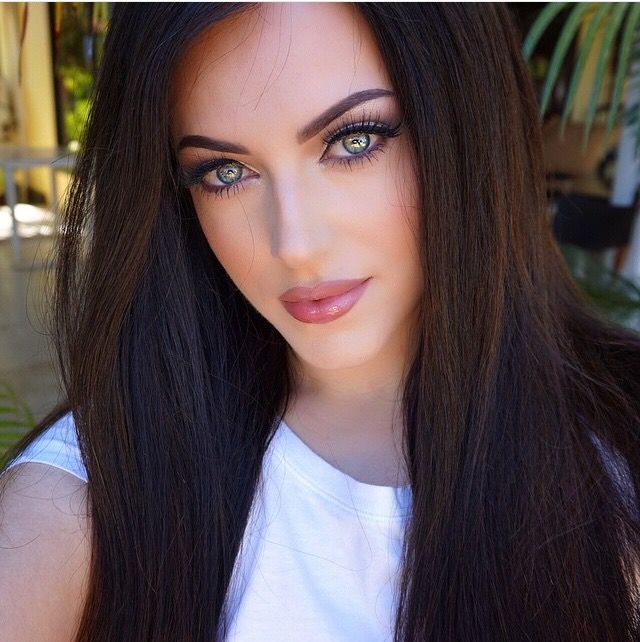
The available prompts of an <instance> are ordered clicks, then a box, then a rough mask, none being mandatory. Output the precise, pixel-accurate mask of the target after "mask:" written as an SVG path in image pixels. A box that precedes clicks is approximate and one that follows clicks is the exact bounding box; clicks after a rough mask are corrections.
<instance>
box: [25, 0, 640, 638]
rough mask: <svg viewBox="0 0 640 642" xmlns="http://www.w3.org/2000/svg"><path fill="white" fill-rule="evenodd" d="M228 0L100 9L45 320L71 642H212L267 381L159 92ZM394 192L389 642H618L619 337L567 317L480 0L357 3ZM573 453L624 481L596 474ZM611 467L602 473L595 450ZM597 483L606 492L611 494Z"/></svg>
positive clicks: (502, 17)
mask: <svg viewBox="0 0 640 642" xmlns="http://www.w3.org/2000/svg"><path fill="white" fill-rule="evenodd" d="M252 8H253V5H252V4H244V3H208V4H188V3H166V4H144V5H137V4H133V3H122V4H117V5H116V6H115V9H114V11H113V16H112V21H111V25H110V28H109V33H108V36H107V40H106V44H105V54H104V58H103V61H102V68H101V71H100V75H99V79H98V83H97V90H96V94H95V100H94V103H93V107H92V110H91V115H90V120H89V125H88V130H87V133H86V137H85V139H84V141H83V145H82V152H81V154H80V158H79V162H78V165H77V169H76V172H75V175H74V179H73V183H72V186H71V189H70V192H69V198H68V202H67V205H66V208H65V211H64V217H63V223H62V227H61V231H60V234H59V238H58V241H57V248H56V257H57V276H56V279H57V280H56V288H55V307H54V316H53V322H54V329H53V334H54V338H55V340H56V344H57V350H58V355H59V362H60V370H61V374H62V377H63V381H64V386H65V391H66V393H67V403H65V404H64V406H61V407H60V408H57V409H55V410H54V411H53V412H52V413H51V414H50V415H49V417H47V418H46V419H45V420H44V421H43V422H42V423H41V425H40V426H39V427H38V429H37V430H35V431H34V432H33V433H31V434H30V435H29V437H28V438H27V439H24V440H22V442H21V443H20V444H18V446H17V447H16V449H15V450H14V452H13V454H17V453H18V452H20V451H21V450H22V449H23V448H24V447H25V446H26V445H27V443H29V442H30V441H31V440H32V439H34V438H35V437H36V436H37V435H38V434H39V433H40V432H42V431H43V430H44V429H45V428H46V426H47V425H48V424H50V423H51V421H52V420H53V419H55V418H56V417H58V416H60V415H61V414H62V413H63V412H66V411H67V410H69V409H70V410H72V412H73V416H74V419H75V422H76V426H77V431H78V437H79V442H80V446H81V450H82V455H83V457H84V460H85V465H86V468H87V471H88V478H89V486H88V488H89V492H90V499H91V509H90V510H91V525H92V562H91V573H90V586H89V592H88V598H87V602H86V604H85V606H84V614H83V619H82V622H81V627H80V630H79V633H78V636H77V639H76V640H77V642H85V641H86V642H88V641H89V640H91V642H107V641H108V642H112V641H113V640H119V641H123V642H126V641H131V642H133V641H136V642H138V641H140V642H141V641H142V640H144V641H150V640H154V641H156V640H157V641H158V642H160V641H162V642H166V641H167V640H179V641H180V642H187V641H195V640H202V641H204V640H212V639H214V636H215V635H221V636H223V635H224V629H225V599H226V596H227V593H228V588H229V582H230V578H231V573H232V569H233V566H234V563H235V561H236V558H237V556H238V551H239V547H240V544H241V541H242V537H243V532H244V529H245V526H246V523H247V518H248V513H249V509H250V507H251V502H252V500H253V497H254V495H255V493H256V488H257V480H258V478H259V473H260V468H261V463H262V458H263V455H264V453H265V449H266V447H267V445H268V443H269V440H270V438H271V436H272V435H273V432H274V430H275V427H276V425H277V421H276V420H277V418H278V416H279V415H281V414H282V411H283V409H285V408H286V407H287V403H288V399H289V396H290V393H291V392H292V381H291V379H290V375H289V371H288V368H287V359H286V356H287V355H286V348H287V346H286V344H285V341H284V339H283V338H282V336H281V335H280V334H279V333H278V332H277V331H276V330H275V329H274V328H273V327H272V326H270V324H269V323H268V322H267V321H266V320H265V319H264V318H262V317H261V316H260V315H259V314H257V312H256V311H255V310H254V309H253V308H252V306H251V305H250V304H249V303H248V302H247V301H246V300H245V299H244V297H243V296H242V294H241V293H240V292H239V291H238V290H237V288H236V287H235V286H234V285H233V283H232V282H231V280H230V279H229V277H228V275H227V274H226V273H225V271H224V269H223V268H222V266H221V265H220V263H219V262H218V261H217V259H216V257H215V255H214V254H213V252H212V251H211V248H210V247H209V245H208V243H207V242H206V239H205V237H204V235H203V233H202V230H201V229H200V227H199V224H198V221H197V217H196V215H195V212H194V208H193V203H192V202H191V199H190V196H189V193H188V192H187V191H186V190H185V189H184V188H183V187H181V185H180V183H179V181H178V178H177V164H176V159H175V157H174V155H173V152H172V149H171V144H170V137H169V98H168V97H169V85H170V78H171V73H172V69H173V68H174V67H175V65H176V62H177V60H178V58H179V56H180V55H181V53H182V52H183V51H184V50H185V47H186V46H187V45H188V44H189V43H190V42H192V41H193V39H194V38H195V37H196V36H197V35H198V34H199V33H200V32H202V30H203V29H205V28H207V27H209V26H210V25H212V24H214V23H215V22H217V21H219V20H221V19H223V18H225V17H227V16H229V15H232V14H234V13H237V12H239V11H249V10H252ZM354 9H355V10H358V11H361V12H362V14H363V15H364V17H365V18H366V20H367V23H368V24H369V26H370V28H371V30H372V32H373V34H374V36H375V40H376V42H377V44H378V46H379V48H380V52H381V54H382V57H383V59H384V61H385V63H386V66H387V69H388V72H389V75H390V78H391V81H392V83H393V85H394V90H395V92H396V94H397V97H398V100H399V103H400V105H401V107H402V110H403V120H404V123H405V131H406V132H407V135H408V136H410V137H411V140H412V150H413V155H414V163H415V167H416V171H417V175H418V177H419V183H420V189H419V198H420V203H419V206H420V209H421V212H422V219H421V221H422V224H421V228H422V229H421V231H420V236H419V245H420V248H419V249H420V256H421V261H422V265H423V269H424V277H425V289H424V292H423V296H422V301H421V310H420V315H419V317H420V322H419V324H418V328H417V338H418V342H417V346H418V347H417V350H416V355H415V358H414V360H413V361H412V363H411V364H409V365H410V368H408V370H407V371H408V376H407V381H406V385H405V388H404V397H403V412H404V420H405V432H404V442H403V443H404V456H405V459H406V465H407V470H408V472H409V477H410V484H411V490H412V500H413V501H412V508H411V514H410V517H409V521H408V523H407V528H406V535H405V542H404V550H403V556H402V566H401V569H400V573H401V577H400V578H399V579H400V581H399V583H398V586H399V599H398V611H397V619H396V622H395V636H396V637H395V639H396V641H397V642H410V641H411V642H418V641H424V640H440V641H445V640H446V641H450V642H460V641H470V640H473V641H482V640H487V641H488V640H510V641H511V640H554V641H555V640H567V641H569V640H571V641H572V642H573V641H575V640H580V641H581V642H586V641H593V642H596V641H597V642H604V641H607V640H616V641H620V640H632V639H637V637H638V635H639V630H640V629H639V622H638V606H637V605H638V601H639V596H638V591H637V584H636V583H635V582H637V581H638V578H637V577H636V575H635V573H636V571H637V569H638V552H639V551H640V547H639V545H638V544H639V527H638V522H637V520H636V515H635V511H636V510H637V508H638V506H637V501H636V499H635V495H634V494H633V493H634V492H635V491H637V489H638V482H639V479H640V447H639V442H638V435H639V434H640V419H639V417H640V408H639V406H640V338H638V336H636V335H635V334H633V333H632V332H630V331H627V330H623V329H622V328H620V327H617V326H615V325H613V324H611V323H609V322H607V321H606V320H605V319H604V318H602V317H601V316H599V315H598V314H596V313H595V312H594V311H592V310H591V309H590V308H589V307H588V306H587V304H586V303H585V302H584V300H583V298H582V296H581V295H580V293H579V291H578V290H577V289H576V286H575V285H574V283H573V281H572V280H571V278H570V276H569V275H568V272H567V269H566V266H565V264H564V262H563V260H562V257H561V254H560V253H559V251H558V248H557V246H556V244H555V242H554V240H553V237H552V234H551V232H550V229H549V224H548V220H547V215H546V202H545V189H544V175H543V170H542V165H541V163H542V146H541V134H540V124H539V118H538V110H537V105H536V101H535V96H534V92H533V88H532V83H531V80H530V78H529V76H528V73H527V69H526V67H525V65H524V63H523V59H522V56H521V53H520V41H519V34H518V33H517V32H516V29H515V27H514V25H513V22H512V19H511V16H510V14H509V10H508V9H507V7H506V5H503V4H498V5H490V4H482V5H476V4H457V3H437V4H431V3H356V4H354ZM597 440H599V443H600V444H601V445H602V446H603V447H604V448H606V449H608V450H607V452H609V453H611V454H612V456H614V458H613V459H612V461H614V462H615V461H618V462H622V463H624V464H625V465H626V466H627V467H628V471H627V472H628V477H627V479H626V482H627V483H626V484H625V485H623V486H622V487H620V486H619V485H616V483H615V478H614V477H612V475H611V474H610V470H609V469H608V468H607V467H606V466H605V463H604V460H603V458H602V456H601V450H599V449H598V448H597V446H596V442H597ZM616 457H617V459H616ZM621 491H622V492H621Z"/></svg>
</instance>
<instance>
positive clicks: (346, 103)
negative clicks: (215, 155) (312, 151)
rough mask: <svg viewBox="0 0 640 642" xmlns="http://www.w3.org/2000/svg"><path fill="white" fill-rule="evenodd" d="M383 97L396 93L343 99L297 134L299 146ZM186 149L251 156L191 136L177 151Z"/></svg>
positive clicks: (359, 94) (226, 144)
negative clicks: (335, 121) (346, 114)
mask: <svg viewBox="0 0 640 642" xmlns="http://www.w3.org/2000/svg"><path fill="white" fill-rule="evenodd" d="M383 96H395V93H394V92H393V91H390V90H389V89H364V90H363V91H357V92H355V93H354V94H351V95H349V96H347V97H346V98H343V99H342V100H341V101H339V102H337V103H336V104H335V105H332V106H331V107H329V108H328V109H325V110H324V111H323V112H322V113H321V114H320V115H319V116H317V117H316V118H314V119H313V120H312V121H311V122H310V123H309V124H308V125H306V126H305V127H303V128H302V129H300V130H299V131H298V132H297V135H296V139H297V141H298V144H300V145H302V143H304V142H305V141H307V140H309V139H310V138H312V137H313V136H315V135H316V134H317V133H318V132H320V131H322V130H323V129H324V128H325V127H326V126H327V125H329V124H330V123H332V122H333V121H334V120H335V119H336V118H338V117H339V116H342V114H344V113H345V112H348V111H349V110H350V109H353V108H354V107H355V106H357V105H359V104H361V103H364V102H367V101H368V100H374V99H375V98H382V97H383ZM185 147H199V148H201V149H209V150H211V151H217V152H224V153H231V154H249V150H248V149H247V148H246V147H244V145H238V144H236V143H229V142H227V141H224V140H219V139H215V138H209V137H208V136H199V135H189V136H184V137H183V138H181V139H180V142H179V143H178V147H177V150H176V151H177V152H179V151H180V150H181V149H184V148H185Z"/></svg>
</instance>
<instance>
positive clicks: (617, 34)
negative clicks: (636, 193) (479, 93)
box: [522, 2, 640, 155]
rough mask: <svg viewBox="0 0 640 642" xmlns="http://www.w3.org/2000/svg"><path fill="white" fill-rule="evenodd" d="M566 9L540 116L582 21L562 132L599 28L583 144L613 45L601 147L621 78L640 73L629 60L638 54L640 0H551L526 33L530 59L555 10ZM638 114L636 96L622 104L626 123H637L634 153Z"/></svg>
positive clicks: (639, 144) (614, 115)
mask: <svg viewBox="0 0 640 642" xmlns="http://www.w3.org/2000/svg"><path fill="white" fill-rule="evenodd" d="M565 9H570V11H569V14H568V16H567V17H566V20H565V22H564V24H563V27H562V31H561V33H560V36H559V38H558V42H557V44H556V47H555V49H554V52H553V55H552V56H551V61H550V62H549V66H548V69H547V72H546V77H545V83H544V88H543V91H542V98H541V104H540V113H541V116H544V114H545V112H546V110H547V107H548V104H549V99H550V97H551V93H552V91H553V88H554V86H555V84H556V82H557V80H558V76H559V74H560V69H561V67H562V64H563V62H564V59H565V56H566V54H567V51H568V50H569V45H570V44H571V41H572V40H573V38H574V37H575V36H576V34H577V33H579V31H580V30H581V28H582V27H583V25H585V26H586V30H584V34H585V35H584V38H583V39H582V41H581V43H580V46H579V48H578V50H577V54H576V60H575V64H574V66H573V70H572V74H571V81H570V83H569V88H568V91H567V98H566V100H565V104H564V109H563V113H562V119H561V127H560V132H561V135H564V130H565V127H566V124H567V121H568V118H569V114H570V113H571V110H572V108H573V106H574V103H575V99H576V94H577V90H578V86H579V85H580V81H581V80H582V78H583V75H584V71H585V67H586V62H587V58H588V56H589V54H590V53H591V51H592V50H593V47H594V43H595V42H596V35H597V33H598V31H599V30H600V29H602V39H601V41H600V48H599V51H598V58H597V62H596V69H595V74H594V79H593V83H592V86H591V94H590V98H589V104H588V107H587V115H586V118H585V123H584V136H583V149H584V148H586V145H587V141H588V138H589V133H590V132H591V128H592V126H593V123H594V120H595V117H596V113H597V111H598V105H597V102H598V96H599V95H600V92H601V89H602V85H603V81H604V76H605V73H606V68H607V63H608V62H609V59H610V56H611V54H612V53H613V51H614V49H616V48H617V50H618V59H617V64H616V69H615V74H614V78H615V80H614V82H613V89H612V94H611V100H610V103H609V111H608V115H607V127H606V133H605V137H604V143H603V147H604V148H605V149H606V146H607V143H608V142H609V136H610V134H611V131H612V129H613V126H614V123H615V121H616V119H617V116H618V112H619V108H620V105H621V101H622V93H623V89H624V84H625V81H626V80H627V79H629V77H630V76H635V75H636V74H637V73H638V72H636V71H635V69H634V67H632V66H631V63H632V62H634V61H635V60H637V59H638V58H640V51H639V50H640V42H639V38H638V25H639V21H640V4H639V3H635V2H617V3H601V2H578V3H570V2H550V3H548V4H547V5H546V6H545V7H544V9H542V10H541V11H540V13H539V14H538V16H537V18H536V20H535V21H534V23H533V25H532V26H531V28H530V30H529V33H528V34H527V36H526V38H525V41H524V44H523V46H522V52H523V55H524V57H525V60H529V58H530V56H531V54H532V53H533V51H534V49H535V47H536V45H537V44H538V42H539V40H540V38H541V36H542V34H543V33H544V32H545V30H546V29H547V28H548V27H549V25H550V24H551V22H552V21H553V20H554V19H555V18H556V17H557V16H558V14H560V13H561V12H562V11H563V10H565ZM632 70H633V71H632ZM639 116H640V101H638V102H635V103H634V104H632V105H625V109H624V112H623V123H624V125H625V126H627V125H632V124H635V125H636V147H635V150H636V155H637V154H638V150H639V148H640V118H639Z"/></svg>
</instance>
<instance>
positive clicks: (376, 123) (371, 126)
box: [180, 112, 402, 197]
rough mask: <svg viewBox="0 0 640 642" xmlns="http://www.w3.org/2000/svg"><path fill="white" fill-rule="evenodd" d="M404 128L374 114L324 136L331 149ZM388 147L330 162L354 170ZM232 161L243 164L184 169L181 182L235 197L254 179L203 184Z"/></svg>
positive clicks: (388, 135) (207, 193)
mask: <svg viewBox="0 0 640 642" xmlns="http://www.w3.org/2000/svg"><path fill="white" fill-rule="evenodd" d="M401 126H402V121H400V122H398V123H397V124H396V125H395V126H390V125H388V124H386V123H384V122H381V121H380V113H379V112H378V113H377V114H376V115H375V116H373V115H371V114H369V115H364V116H363V117H361V118H360V119H359V120H352V119H349V118H348V117H346V118H343V120H342V121H340V122H339V124H338V125H336V126H335V127H334V128H333V129H331V130H330V131H328V132H327V133H326V134H325V135H324V137H323V138H322V142H323V143H324V144H325V145H326V146H327V148H328V147H329V146H331V145H333V143H335V142H337V141H338V140H340V139H341V138H344V137H345V136H348V135H349V134H353V133H373V134H378V135H380V136H383V137H384V138H385V139H386V138H394V137H396V136H399V134H400V128H401ZM384 147H385V143H379V144H378V145H376V146H375V147H372V148H371V149H368V150H366V151H365V152H364V153H362V154H357V155H354V156H352V157H343V158H334V159H329V162H330V163H331V164H335V165H341V166H349V167H352V166H354V165H356V164H358V163H363V162H364V161H365V160H368V161H369V162H372V160H373V159H374V158H375V157H376V156H377V154H378V153H383V152H384V151H386V150H385V148H384ZM325 152H326V149H325ZM323 157H324V154H323ZM230 162H239V161H234V160H233V159H230V158H215V159H212V160H210V161H207V162H205V163H203V164H202V165H199V166H197V167H195V168H192V169H188V168H184V169H183V170H182V171H181V173H180V180H181V183H182V184H183V185H184V187H186V188H187V189H189V188H191V187H194V186H195V187H198V189H199V190H200V192H201V193H203V194H204V195H205V196H212V195H213V196H225V195H227V196H229V197H231V194H232V193H237V192H238V191H240V190H242V189H244V188H245V183H246V181H247V180H250V178H244V179H241V180H240V181H237V182H235V183H233V184H231V185H227V186H222V185H221V186H216V187H204V185H203V184H202V178H203V177H204V176H205V175H206V174H208V173H209V172H211V171H213V170H215V169H217V168H218V167H220V166H221V165H226V164H228V163H230ZM240 164H242V163H240Z"/></svg>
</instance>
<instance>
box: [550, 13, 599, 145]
mask: <svg viewBox="0 0 640 642" xmlns="http://www.w3.org/2000/svg"><path fill="white" fill-rule="evenodd" d="M608 10H609V7H608V6H607V5H602V6H601V7H599V8H598V10H597V11H596V13H595V15H594V16H593V18H592V19H591V21H590V22H589V28H588V30H587V33H586V34H585V37H584V40H583V41H582V43H581V46H580V52H579V54H578V60H577V62H576V66H575V68H574V70H573V74H572V76H571V83H570V85H569V91H568V92H567V99H566V101H565V105H564V111H563V114H562V120H561V121H560V136H562V137H564V131H565V128H566V125H567V121H568V120H569V114H570V113H571V108H572V107H573V103H574V101H575V97H576V92H577V90H578V85H579V84H580V80H581V79H582V73H583V71H584V67H585V65H586V63H587V58H588V57H589V54H590V53H591V48H592V46H593V41H594V40H595V37H596V32H597V31H598V27H599V26H600V23H601V22H602V18H604V15H605V14H606V13H607V11H608Z"/></svg>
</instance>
